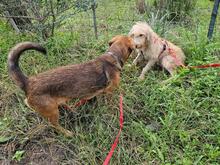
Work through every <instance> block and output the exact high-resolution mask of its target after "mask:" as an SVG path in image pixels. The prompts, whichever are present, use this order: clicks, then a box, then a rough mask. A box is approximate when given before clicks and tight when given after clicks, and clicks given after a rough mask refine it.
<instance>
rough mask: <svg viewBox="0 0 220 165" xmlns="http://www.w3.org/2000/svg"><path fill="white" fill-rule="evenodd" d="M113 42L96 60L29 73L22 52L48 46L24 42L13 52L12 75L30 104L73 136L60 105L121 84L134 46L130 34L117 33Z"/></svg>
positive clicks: (89, 97) (86, 97) (107, 90)
mask: <svg viewBox="0 0 220 165" xmlns="http://www.w3.org/2000/svg"><path fill="white" fill-rule="evenodd" d="M109 45H110V47H109V49H108V51H107V52H106V53H105V54H103V55H101V56H100V57H98V58H96V59H95V60H91V61H89V62H86V63H82V64H76V65H67V66H63V67H58V68H55V69H52V70H48V71H46V72H43V73H40V74H38V75H35V76H31V77H26V76H25V75H24V74H23V73H22V72H21V70H20V68H19V64H18V61H19V57H20V55H21V54H22V53H23V52H24V51H26V50H29V49H34V50H37V51H40V52H42V53H46V50H45V49H44V48H43V47H42V46H40V45H39V44H36V43H32V42H23V43H20V44H18V45H16V46H15V47H14V48H12V50H11V51H10V52H9V56H8V67H9V75H10V76H11V78H12V80H13V81H14V82H15V83H16V84H17V85H18V86H19V87H20V88H21V89H22V90H24V92H25V94H26V103H27V104H28V106H29V107H31V108H32V109H34V110H36V111H37V112H38V113H40V114H41V115H42V116H43V117H44V118H46V119H48V120H49V122H50V123H51V124H52V126H53V127H55V128H56V129H57V130H59V131H61V132H63V133H64V134H66V135H68V136H70V135H72V133H71V132H70V131H68V130H66V129H64V128H63V127H61V126H60V125H59V110H58V106H59V105H60V104H64V103H66V102H67V101H69V100H70V99H74V98H79V99H91V98H92V97H94V96H96V95H98V94H100V93H102V92H112V90H113V89H114V88H116V87H117V86H118V85H119V80H120V71H121V68H122V66H123V64H124V63H125V62H126V60H127V59H128V57H129V55H130V53H131V51H132V49H133V48H134V45H133V42H132V39H131V38H130V37H126V36H116V37H114V38H113V39H112V40H111V41H110V42H109Z"/></svg>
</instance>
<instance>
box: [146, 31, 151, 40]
mask: <svg viewBox="0 0 220 165" xmlns="http://www.w3.org/2000/svg"><path fill="white" fill-rule="evenodd" d="M145 37H146V41H147V42H150V41H151V33H149V32H146V33H145Z"/></svg>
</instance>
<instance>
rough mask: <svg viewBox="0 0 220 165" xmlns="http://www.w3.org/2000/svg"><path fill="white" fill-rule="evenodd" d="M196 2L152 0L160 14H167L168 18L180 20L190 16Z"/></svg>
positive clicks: (190, 0)
mask: <svg viewBox="0 0 220 165" xmlns="http://www.w3.org/2000/svg"><path fill="white" fill-rule="evenodd" d="M196 2H197V0H193V1H192V0H154V7H155V8H156V9H157V10H158V11H159V14H160V16H164V15H167V19H168V20H174V21H180V20H183V19H185V18H187V16H190V14H191V12H192V11H193V10H194V8H195V6H196Z"/></svg>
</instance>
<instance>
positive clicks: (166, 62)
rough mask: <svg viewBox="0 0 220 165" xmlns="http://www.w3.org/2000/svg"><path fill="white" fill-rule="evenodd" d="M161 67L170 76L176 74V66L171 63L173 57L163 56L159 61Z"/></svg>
mask: <svg viewBox="0 0 220 165" xmlns="http://www.w3.org/2000/svg"><path fill="white" fill-rule="evenodd" d="M161 65H162V66H163V67H164V68H165V69H166V70H167V71H168V72H169V73H170V74H171V76H174V75H175V73H176V65H175V63H174V61H173V57H170V56H165V57H163V59H162V60H161Z"/></svg>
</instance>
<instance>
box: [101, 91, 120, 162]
mask: <svg viewBox="0 0 220 165" xmlns="http://www.w3.org/2000/svg"><path fill="white" fill-rule="evenodd" d="M119 108H120V109H119V110H120V116H119V122H120V129H119V131H118V134H117V136H116V138H115V141H114V143H113V144H112V147H111V150H110V151H109V153H108V155H107V157H106V158H105V161H104V163H103V165H108V163H109V161H110V159H111V157H112V155H113V153H114V150H115V148H116V147H117V145H118V141H119V137H120V134H121V131H122V128H123V96H122V94H121V95H120V102H119Z"/></svg>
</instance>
